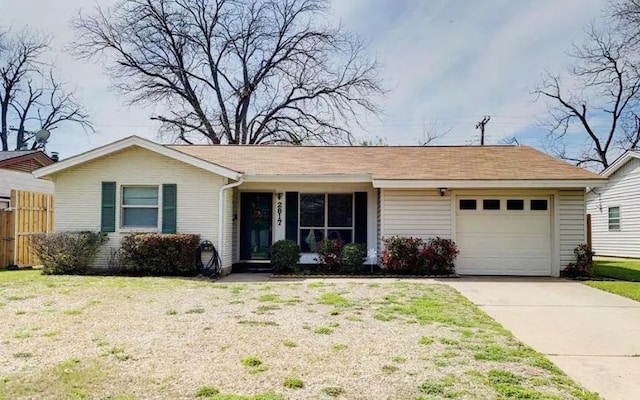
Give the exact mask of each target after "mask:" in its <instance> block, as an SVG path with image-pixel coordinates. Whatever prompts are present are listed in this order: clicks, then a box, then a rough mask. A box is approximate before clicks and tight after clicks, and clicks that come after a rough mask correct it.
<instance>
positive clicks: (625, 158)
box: [600, 150, 640, 178]
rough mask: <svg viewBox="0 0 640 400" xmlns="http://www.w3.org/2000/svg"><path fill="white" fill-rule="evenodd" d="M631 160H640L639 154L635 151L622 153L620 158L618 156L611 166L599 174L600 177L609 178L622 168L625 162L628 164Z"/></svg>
mask: <svg viewBox="0 0 640 400" xmlns="http://www.w3.org/2000/svg"><path fill="white" fill-rule="evenodd" d="M633 158H640V153H639V152H638V151H635V150H627V152H626V153H624V154H623V155H622V156H620V157H619V158H618V159H617V160H615V161H614V162H613V164H611V165H609V167H608V168H606V169H605V170H604V171H602V172H600V175H602V176H604V177H605V178H608V177H610V176H611V175H613V174H614V173H615V172H616V171H617V170H619V169H620V168H622V166H623V165H625V164H626V163H627V162H629V160H631V159H633Z"/></svg>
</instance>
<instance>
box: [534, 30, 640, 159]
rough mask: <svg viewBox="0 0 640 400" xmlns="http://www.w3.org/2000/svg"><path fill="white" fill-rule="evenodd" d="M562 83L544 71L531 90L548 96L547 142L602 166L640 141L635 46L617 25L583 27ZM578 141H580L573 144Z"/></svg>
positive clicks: (558, 152) (568, 155)
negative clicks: (580, 41) (581, 38)
mask: <svg viewBox="0 0 640 400" xmlns="http://www.w3.org/2000/svg"><path fill="white" fill-rule="evenodd" d="M586 35H587V38H586V41H585V43H584V44H583V45H581V46H574V48H573V50H572V51H571V53H570V56H571V57H572V58H573V59H574V60H575V63H574V65H573V66H572V67H571V68H570V69H569V76H568V78H569V81H570V82H572V83H574V84H573V85H565V84H564V83H563V80H562V79H561V77H560V76H558V75H552V74H550V73H547V74H546V78H545V79H544V81H543V83H542V85H541V86H540V87H539V88H538V89H537V90H536V91H535V94H537V95H538V97H539V98H544V99H546V100H547V101H548V103H547V104H548V110H549V115H550V121H549V127H550V129H549V133H548V135H547V147H548V149H549V150H550V151H552V152H553V153H555V155H557V156H559V157H561V158H563V159H565V160H567V161H571V162H574V163H575V164H576V165H578V166H583V167H587V168H593V169H596V170H603V169H605V168H607V167H608V166H609V164H610V163H611V161H612V160H613V159H615V157H617V156H618V155H619V154H620V153H621V152H622V151H625V150H627V149H631V148H635V147H636V146H637V145H638V142H639V141H640V103H639V100H640V98H639V91H640V74H639V72H640V71H639V70H638V59H637V58H636V52H635V50H634V46H632V43H631V42H630V41H629V37H628V36H627V35H623V34H620V31H619V30H618V29H616V28H615V27H609V28H600V29H598V28H596V27H595V25H593V24H592V25H590V26H589V28H588V29H587V30H586ZM576 143H578V145H576Z"/></svg>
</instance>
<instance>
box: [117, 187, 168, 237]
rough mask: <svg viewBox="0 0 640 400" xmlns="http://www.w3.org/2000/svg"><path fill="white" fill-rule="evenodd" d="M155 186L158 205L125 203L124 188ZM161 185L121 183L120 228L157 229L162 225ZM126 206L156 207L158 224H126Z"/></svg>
mask: <svg viewBox="0 0 640 400" xmlns="http://www.w3.org/2000/svg"><path fill="white" fill-rule="evenodd" d="M143 187H144V188H155V189H156V192H157V194H158V196H157V197H158V201H157V203H156V205H126V204H124V190H125V189H127V188H143ZM160 202H161V199H160V185H121V186H120V228H121V229H124V230H141V231H144V230H151V231H156V230H158V229H159V227H160ZM126 208H155V209H156V225H155V226H135V225H125V224H124V210H125V209H126Z"/></svg>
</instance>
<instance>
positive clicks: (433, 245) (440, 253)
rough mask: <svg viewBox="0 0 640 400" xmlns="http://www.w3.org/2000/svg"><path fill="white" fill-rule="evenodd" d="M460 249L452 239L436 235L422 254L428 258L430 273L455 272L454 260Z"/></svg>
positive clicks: (445, 273) (443, 273) (446, 273)
mask: <svg viewBox="0 0 640 400" xmlns="http://www.w3.org/2000/svg"><path fill="white" fill-rule="evenodd" d="M458 254H460V251H459V250H458V246H457V245H456V243H455V242H454V241H453V240H451V239H443V238H441V237H438V236H437V237H435V238H432V239H429V242H428V244H427V246H425V248H424V250H423V252H422V255H423V257H424V258H425V259H426V263H427V269H428V273H429V274H431V275H450V274H453V273H454V272H455V266H454V264H453V262H454V261H455V259H456V257H458Z"/></svg>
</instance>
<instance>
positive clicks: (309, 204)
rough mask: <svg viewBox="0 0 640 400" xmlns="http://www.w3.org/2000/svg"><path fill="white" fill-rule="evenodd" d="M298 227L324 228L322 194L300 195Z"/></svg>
mask: <svg viewBox="0 0 640 400" xmlns="http://www.w3.org/2000/svg"><path fill="white" fill-rule="evenodd" d="M300 226H307V227H315V226H320V227H322V226H324V194H321V193H302V194H300Z"/></svg>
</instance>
